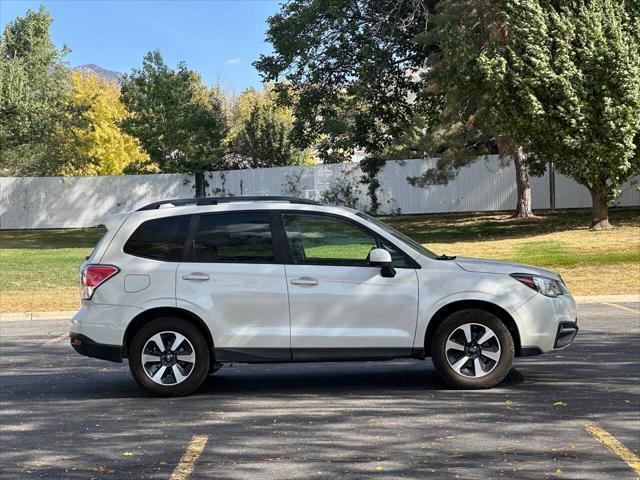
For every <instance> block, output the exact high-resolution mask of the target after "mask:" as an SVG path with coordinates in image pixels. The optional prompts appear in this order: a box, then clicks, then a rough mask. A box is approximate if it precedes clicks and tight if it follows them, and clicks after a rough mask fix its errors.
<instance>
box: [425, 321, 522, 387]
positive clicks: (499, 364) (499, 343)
mask: <svg viewBox="0 0 640 480" xmlns="http://www.w3.org/2000/svg"><path fill="white" fill-rule="evenodd" d="M513 356H514V344H513V338H512V337H511V333H510V332H509V330H508V329H507V327H506V326H505V325H504V323H503V322H502V321H501V320H500V319H499V318H498V317H496V316H495V315H493V314H492V313H489V312H487V311H484V310H478V309H466V310H460V311H458V312H454V313H452V314H451V315H449V316H448V317H447V318H445V319H444V321H443V322H442V323H441V324H440V325H439V326H438V328H437V329H436V332H435V335H434V336H433V339H432V342H431V357H432V361H433V365H434V367H435V369H436V371H437V372H438V374H439V375H440V376H441V377H442V379H443V380H444V381H445V382H446V383H448V384H449V385H451V386H452V387H455V388H465V389H474V388H490V387H493V386H494V385H496V384H498V383H500V382H501V381H502V380H503V379H504V377H505V376H506V375H507V373H509V370H510V369H511V365H512V363H513Z"/></svg>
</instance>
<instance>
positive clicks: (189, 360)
mask: <svg viewBox="0 0 640 480" xmlns="http://www.w3.org/2000/svg"><path fill="white" fill-rule="evenodd" d="M128 356H129V369H130V370H131V374H132V375H133V377H134V378H135V379H136V381H137V382H138V383H139V384H140V385H142V386H143V387H144V388H146V389H147V390H149V391H150V392H152V393H154V394H156V395H162V396H181V395H188V394H190V393H191V392H193V391H194V390H196V389H197V388H198V387H200V385H202V383H203V382H204V380H205V378H207V375H208V374H209V365H210V361H211V355H210V352H209V347H208V345H207V342H206V340H205V339H204V337H203V335H202V333H201V332H200V330H198V329H197V328H196V327H195V326H194V325H192V324H190V323H188V322H186V321H185V320H183V319H181V318H174V317H164V318H157V319H155V320H152V321H151V322H149V323H147V324H146V325H144V326H143V327H142V328H141V329H140V330H139V331H138V332H137V333H136V335H135V336H134V337H133V339H132V341H131V345H130V347H129V355H128Z"/></svg>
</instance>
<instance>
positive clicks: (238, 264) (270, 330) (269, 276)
mask: <svg viewBox="0 0 640 480" xmlns="http://www.w3.org/2000/svg"><path fill="white" fill-rule="evenodd" d="M271 216H272V214H271V212H270V211H267V210H263V211H234V212H225V213H211V214H201V215H198V216H197V217H196V218H195V219H194V224H195V225H193V226H192V233H191V235H190V238H189V239H188V243H187V252H186V259H187V260H188V261H185V262H183V263H181V264H180V266H179V267H178V271H177V279H176V285H177V287H176V297H177V302H178V306H179V307H180V306H183V307H186V308H188V309H189V310H192V311H200V312H201V315H202V316H203V317H204V318H206V319H207V322H208V324H209V326H210V329H211V331H212V335H213V341H214V344H215V349H216V359H217V360H218V361H251V360H256V361H259V360H261V361H269V360H273V361H276V360H289V359H290V357H291V356H290V330H289V303H288V295H287V284H286V278H285V271H284V265H283V264H282V263H281V262H280V263H279V262H277V255H276V250H277V247H276V245H275V243H276V242H274V235H273V231H272V230H273V229H272V222H271Z"/></svg>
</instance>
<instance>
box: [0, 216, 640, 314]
mask: <svg viewBox="0 0 640 480" xmlns="http://www.w3.org/2000/svg"><path fill="white" fill-rule="evenodd" d="M589 219H590V215H589V212H588V211H566V212H556V213H545V214H544V215H543V216H541V217H540V218H537V219H533V220H514V219H511V218H509V215H507V214H456V215H411V216H398V217H386V218H383V220H384V221H386V222H387V223H389V224H390V225H391V226H393V227H394V228H396V229H398V230H400V231H402V232H403V233H405V234H407V235H409V236H411V237H413V238H415V239H416V240H418V241H419V242H421V243H423V244H426V245H427V246H428V247H429V248H431V249H432V250H434V251H435V252H437V253H443V252H444V253H447V254H449V255H464V256H473V257H484V258H495V259H500V260H509V261H515V262H521V263H530V264H534V265H537V266H540V267H545V268H551V269H553V270H557V271H559V272H560V273H561V274H562V276H563V278H564V279H565V281H566V282H567V284H568V285H569V288H570V289H571V291H572V292H573V293H574V294H576V295H591V294H618V293H638V292H639V291H640V208H625V209H612V211H611V221H612V223H613V224H614V225H615V228H613V229H611V230H608V231H602V232H592V231H590V230H589V229H588V228H587V225H588V224H589ZM102 233H103V231H102V230H101V229H74V230H40V231H26V232H21V231H2V232H0V311H3V312H20V311H46V310H72V309H75V308H77V306H78V303H79V302H78V293H77V286H76V281H77V280H76V275H77V267H78V265H79V264H80V263H81V262H82V261H83V259H84V257H85V256H87V255H89V254H90V253H91V250H92V248H93V246H94V245H95V243H96V242H97V241H98V240H99V238H100V237H101V235H102ZM320 253H322V255H326V253H325V252H319V254H320Z"/></svg>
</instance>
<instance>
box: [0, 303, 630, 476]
mask: <svg viewBox="0 0 640 480" xmlns="http://www.w3.org/2000/svg"><path fill="white" fill-rule="evenodd" d="M579 312H580V320H579V325H580V328H581V331H580V334H579V335H578V337H577V339H576V342H575V343H574V344H573V345H572V346H571V347H569V348H568V349H566V350H563V351H561V352H558V353H554V354H548V355H544V356H540V357H532V358H528V359H519V360H516V362H515V365H514V368H513V370H512V371H511V373H510V374H509V376H508V377H507V379H506V380H505V382H504V383H503V384H502V385H500V386H499V387H496V388H494V389H492V390H487V391H452V390H449V389H447V388H446V387H445V386H444V384H443V383H441V381H440V380H439V379H438V377H437V376H436V374H435V372H434V371H433V368H432V366H431V363H430V362H429V361H427V362H419V361H409V360H406V361H405V360H402V361H391V362H381V363H364V362H362V363H336V364H332V363H323V364H297V365H238V366H231V367H225V368H223V369H222V370H220V371H219V372H217V373H216V374H215V375H213V376H211V377H210V378H209V379H208V380H207V382H206V383H205V385H204V387H203V388H202V389H201V390H200V391H199V392H198V393H197V394H195V395H193V396H190V397H187V398H179V399H161V398H153V397H151V396H149V395H148V394H147V393H145V392H144V391H143V390H142V389H140V388H139V387H138V386H137V384H135V383H134V381H133V380H132V379H131V377H130V375H129V370H128V368H127V365H126V364H112V363H108V362H104V361H100V360H94V359H89V358H85V357H82V356H80V355H77V354H76V353H75V352H74V351H73V350H72V349H71V347H70V346H69V345H68V341H67V338H66V329H67V322H66V321H8V322H3V323H2V324H1V326H0V330H1V331H0V334H1V335H0V337H1V338H0V367H1V368H0V402H1V405H2V408H1V412H0V413H1V415H2V416H1V420H0V442H1V444H0V447H1V448H0V460H1V471H0V477H1V478H7V479H9V478H12V479H13V478H15V479H29V478H65V479H66V478H82V479H89V478H95V479H128V478H131V479H133V478H135V479H142V478H145V479H146V478H153V479H169V478H172V479H173V480H184V479H186V478H192V479H196V478H216V479H248V478H256V479H264V478H282V479H285V478H286V479H293V478H367V479H371V478H421V479H424V478H437V479H448V478H465V479H476V478H477V479H483V480H484V479H487V478H489V479H495V478H518V479H520V478H522V479H540V478H575V479H577V478H580V479H604V478H606V479H613V478H615V479H627V478H628V479H633V478H637V477H638V476H639V475H640V473H639V472H640V465H636V467H637V468H638V470H634V468H633V465H634V463H633V462H634V460H633V457H634V456H635V458H636V460H637V456H638V455H639V454H640V304H637V303H636V304H630V303H626V304H607V305H605V304H593V305H581V306H580V309H579ZM594 426H595V427H594ZM594 428H595V433H596V434H595V435H594V434H593V433H590V431H588V430H591V432H594ZM598 431H604V432H606V433H608V434H610V435H611V436H612V437H606V436H605V437H604V438H603V439H602V440H598V438H596V437H597V432H598ZM612 438H613V440H612ZM616 440H617V441H618V442H621V443H622V444H624V446H626V447H627V449H628V450H627V458H626V461H625V459H624V458H623V457H624V452H622V453H621V452H620V451H619V450H616V446H615V441H616ZM612 442H613V446H611V444H612ZM607 445H609V447H610V448H608V447H607ZM612 449H613V451H612ZM616 451H617V453H616ZM629 454H631V457H629ZM621 455H622V456H621ZM629 463H631V465H630V464H629Z"/></svg>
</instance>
